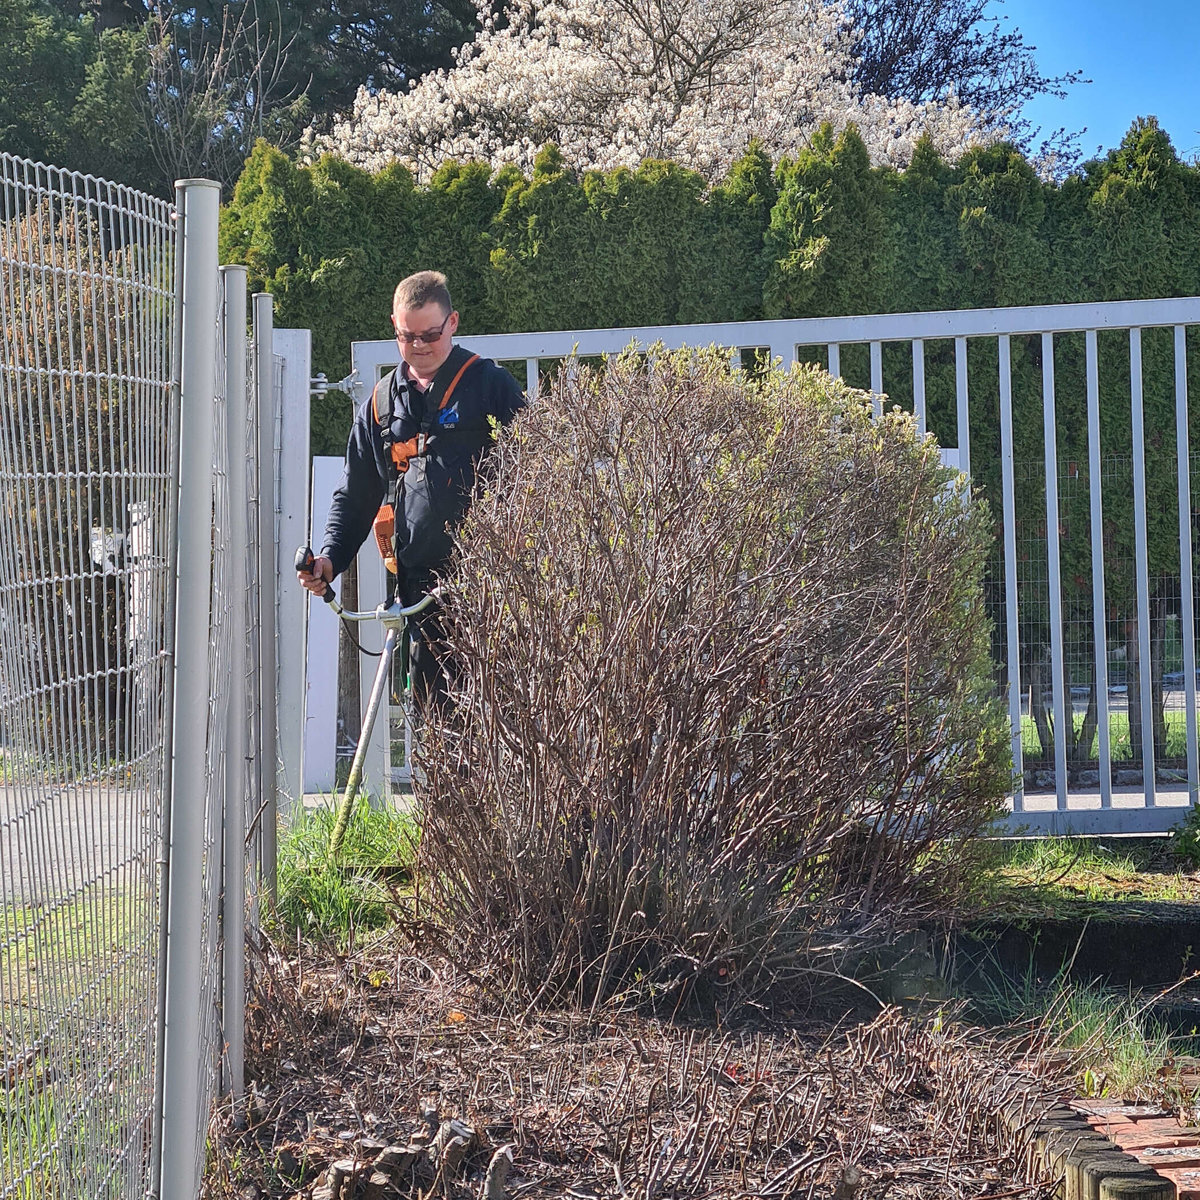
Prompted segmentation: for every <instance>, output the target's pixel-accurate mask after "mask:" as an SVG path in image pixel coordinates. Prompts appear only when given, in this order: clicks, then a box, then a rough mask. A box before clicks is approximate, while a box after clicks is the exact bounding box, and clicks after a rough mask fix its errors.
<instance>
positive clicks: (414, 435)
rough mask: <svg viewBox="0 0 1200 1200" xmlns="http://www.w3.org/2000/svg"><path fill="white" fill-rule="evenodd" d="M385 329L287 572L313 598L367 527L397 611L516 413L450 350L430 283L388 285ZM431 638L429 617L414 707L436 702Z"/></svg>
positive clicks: (436, 278) (418, 592)
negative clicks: (316, 545) (306, 563)
mask: <svg viewBox="0 0 1200 1200" xmlns="http://www.w3.org/2000/svg"><path fill="white" fill-rule="evenodd" d="M392 326H393V328H394V329H395V331H396V342H397V344H398V345H399V347H400V359H401V362H400V365H399V367H397V368H396V370H394V371H392V372H391V373H390V374H388V375H385V376H384V377H383V378H382V379H381V380H380V381H379V383H378V384H377V385H376V387H375V390H374V392H373V393H372V394H371V397H370V398H369V399H368V400H367V402H366V403H365V404H364V405H363V406H362V408H361V409H360V410H359V412H358V414H357V416H356V417H355V419H354V426H353V428H352V429H351V431H350V441H349V444H348V445H347V447H346V468H345V473H344V474H343V477H342V482H341V484H340V485H339V486H338V488H337V490H336V491H335V492H334V494H333V501H332V504H331V505H330V509H329V519H328V521H327V522H326V525H325V542H324V545H323V547H322V549H321V553H320V555H318V556H317V558H316V559H315V560H314V561H313V565H312V572H311V574H307V573H305V572H303V571H300V572H297V576H298V578H299V580H300V582H301V583H302V584H303V585H304V587H306V588H307V589H308V590H309V591H310V592H312V593H313V595H315V596H322V595H324V594H325V589H326V588H327V587H328V585H329V584H330V583H332V582H333V580H334V578H335V577H336V576H338V575H340V574H341V573H342V572H343V571H344V570H345V569H346V567H347V566H349V565H350V563H351V561H352V560H353V558H354V556H355V555H356V554H357V553H358V550H359V547H360V546H361V545H362V544H363V542H364V541H366V539H367V537H368V536H369V534H370V533H371V530H372V527H373V526H374V528H375V533H376V537H377V539H378V541H379V544H380V551H381V553H382V554H383V555H384V559H385V561H386V562H387V564H388V569H389V570H390V571H394V573H395V575H396V580H395V594H396V595H397V596H398V597H399V598H400V600H401V601H402V602H403V603H404V604H412V603H414V602H415V601H417V600H418V599H420V597H421V596H422V595H423V594H424V593H425V592H427V591H428V590H429V589H430V588H431V587H432V586H433V581H434V576H435V575H436V574H437V573H438V572H439V571H440V570H441V569H442V568H444V567H445V565H446V562H447V560H448V558H449V556H450V552H451V549H452V547H453V531H454V529H455V528H456V527H457V526H458V524H459V523H460V522H461V521H462V519H463V517H464V516H465V515H466V511H467V507H468V505H469V504H470V500H471V492H472V490H473V488H474V486H475V479H476V473H477V471H478V468H479V463H480V460H481V459H482V458H483V456H484V454H485V453H486V452H487V449H488V447H489V446H490V445H491V443H492V440H493V437H494V433H493V430H494V428H495V423H496V422H499V423H500V424H507V423H508V422H510V421H511V420H512V419H513V417H514V416H515V415H516V413H517V410H518V409H519V408H520V407H521V406H522V405H523V404H524V403H525V397H524V396H523V395H522V393H521V390H520V388H519V387H518V386H517V383H516V381H515V380H514V379H513V377H512V376H511V375H509V373H508V372H507V371H505V370H504V369H503V368H501V367H498V366H497V365H496V364H495V363H494V362H492V361H491V360H489V359H481V358H479V357H478V356H477V355H473V354H470V353H469V352H468V351H466V350H464V349H463V348H462V347H461V346H455V345H454V340H453V339H454V335H455V333H456V332H457V331H458V313H457V312H455V311H454V305H453V304H452V303H451V300H450V291H449V289H448V287H447V286H446V277H445V276H444V275H442V274H441V273H440V272H437V271H418V272H417V274H415V275H410V276H409V277H408V278H407V279H403V280H401V281H400V283H399V284H398V285H397V287H396V292H395V295H394V297H393V300H392ZM440 634H441V631H440V628H439V626H438V623H437V615H436V612H434V611H432V610H431V613H430V615H429V616H427V617H423V618H422V619H421V621H420V624H419V626H418V628H417V629H416V630H415V631H414V637H413V644H412V659H411V663H410V670H411V672H412V681H413V696H414V699H415V700H416V702H417V704H418V706H423V705H425V704H429V703H434V704H437V703H440V702H441V701H442V700H443V699H444V696H445V672H444V669H443V665H442V664H440V663H439V661H438V656H439V643H440Z"/></svg>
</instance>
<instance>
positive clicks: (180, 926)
mask: <svg viewBox="0 0 1200 1200" xmlns="http://www.w3.org/2000/svg"><path fill="white" fill-rule="evenodd" d="M176 198H177V208H178V212H179V217H180V229H181V233H180V247H181V248H180V253H181V255H182V262H183V292H182V305H181V315H180V320H181V322H182V326H181V328H182V337H181V361H180V366H179V372H180V375H179V378H180V441H181V444H182V445H183V446H185V447H187V452H186V453H185V454H181V455H180V458H179V501H178V526H177V529H178V532H177V539H176V568H175V577H176V588H177V592H178V596H179V604H178V606H177V608H176V627H175V661H174V675H175V689H174V712H173V715H172V727H171V735H170V736H171V761H172V769H171V794H170V808H171V833H170V847H169V856H170V863H171V867H170V882H169V887H168V893H167V901H166V902H167V931H168V939H167V955H166V963H165V965H164V969H165V971H166V1041H165V1046H164V1064H163V1081H164V1097H165V1100H164V1105H163V1114H162V1129H163V1136H162V1148H161V1154H162V1165H161V1188H162V1191H161V1196H162V1200H195V1196H196V1192H197V1189H198V1187H199V1169H200V1151H201V1150H202V1148H203V1146H202V1144H201V1145H200V1146H197V1138H198V1137H199V1136H200V1131H201V1123H200V1096H199V1094H198V1087H197V1084H198V1077H199V1072H198V1070H197V1063H196V1057H197V1053H198V1048H199V1046H200V1044H201V1037H200V1007H199V1004H198V1002H197V997H198V996H199V995H200V991H201V986H200V962H201V954H202V936H201V935H202V929H201V920H202V907H203V863H202V857H203V848H204V815H205V808H206V795H207V783H206V779H205V749H206V735H207V729H206V723H205V722H204V721H203V720H202V719H200V714H202V713H205V712H207V711H208V641H209V618H210V588H211V569H212V495H213V474H212V449H213V430H212V405H213V398H214V395H215V386H216V358H217V211H218V207H219V204H220V199H221V188H220V185H219V184H217V183H214V182H212V181H211V180H207V179H189V180H181V181H180V182H179V183H177V184H176Z"/></svg>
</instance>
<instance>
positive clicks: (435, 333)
mask: <svg viewBox="0 0 1200 1200" xmlns="http://www.w3.org/2000/svg"><path fill="white" fill-rule="evenodd" d="M452 316H454V314H453V313H447V314H446V320H445V321H443V322H442V323H441V324H440V325H439V326H438V327H437V328H436V329H428V330H426V331H425V332H424V333H409V331H408V330H407V329H397V330H396V340H397V341H399V342H402V343H403V344H404V345H405V346H432V345H433V343H434V342H436V341H438V340H440V338H441V336H442V334H443V333H445V331H446V323H447V322H448V321H449V320H450V318H451V317H452Z"/></svg>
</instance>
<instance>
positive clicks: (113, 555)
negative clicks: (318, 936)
mask: <svg viewBox="0 0 1200 1200" xmlns="http://www.w3.org/2000/svg"><path fill="white" fill-rule="evenodd" d="M219 195H220V193H219V189H218V188H217V185H215V184H212V183H209V182H207V181H186V182H185V183H184V184H181V185H180V187H179V190H178V192H177V195H176V203H175V204H174V205H172V204H169V203H167V202H165V201H160V200H156V199H153V198H151V197H149V196H145V195H142V194H140V193H138V192H135V191H132V190H131V189H129V188H125V187H121V186H117V185H113V184H109V183H106V182H104V181H102V180H97V179H94V178H92V177H90V176H87V177H85V176H80V175H75V174H72V173H69V172H66V171H62V170H58V169H56V168H48V167H45V166H42V165H40V164H33V163H30V162H26V161H24V160H20V159H15V158H13V157H11V156H8V155H0V1036H2V1037H3V1046H2V1047H0V1051H2V1054H3V1068H2V1069H3V1072H4V1076H3V1080H2V1082H3V1086H2V1087H0V1132H2V1135H3V1136H2V1140H0V1197H9V1196H12V1197H22V1198H23V1200H24V1198H31V1197H37V1198H39V1200H42V1198H45V1200H91V1198H100V1197H103V1198H105V1200H108V1198H113V1200H116V1198H127V1197H128V1198H133V1197H139V1198H141V1197H145V1196H154V1197H161V1200H191V1198H193V1197H195V1195H196V1194H197V1190H198V1186H199V1179H200V1172H201V1170H202V1165H203V1155H204V1148H205V1134H206V1129H207V1123H208V1115H209V1103H210V1099H211V1098H212V1096H213V1095H214V1094H215V1092H216V1089H217V1087H218V1083H219V1080H220V1076H221V1071H222V1067H224V1072H225V1083H226V1088H227V1090H232V1091H233V1092H234V1094H235V1095H236V1094H237V1093H238V1092H239V1090H240V1088H241V1083H242V1079H241V1076H242V1065H241V1053H240V1049H241V1018H242V1005H243V999H244V994H245V993H244V988H245V981H244V976H243V974H242V963H243V947H242V935H243V920H244V917H245V914H246V901H247V884H249V885H250V895H251V899H252V898H253V895H254V891H255V889H256V888H257V886H258V883H257V881H258V880H260V879H263V880H264V881H265V882H266V883H267V884H269V881H270V878H271V874H272V863H271V860H270V857H269V855H270V846H269V839H267V838H266V837H265V836H263V835H265V832H266V830H265V827H264V825H263V821H262V814H263V812H264V811H265V810H266V802H267V799H268V798H269V797H267V796H266V795H265V791H266V789H265V788H264V783H263V779H262V778H261V777H260V773H259V771H258V769H257V764H258V763H259V762H261V761H262V760H263V758H264V757H266V758H267V761H269V762H270V763H271V765H272V768H273V767H274V764H275V761H276V760H275V750H274V728H273V726H270V727H268V725H269V723H268V722H267V721H263V720H259V719H258V717H259V712H260V708H261V703H260V701H261V690H262V689H261V685H260V678H261V671H260V666H259V659H260V657H262V656H263V655H264V653H265V652H266V651H267V649H268V648H271V649H273V647H274V645H275V640H276V630H275V616H274V610H273V608H269V609H267V611H266V619H265V620H264V619H263V612H262V607H261V605H262V600H263V596H264V593H266V592H267V591H269V588H267V587H266V581H265V580H264V576H263V574H262V572H261V570H256V566H257V564H258V563H259V562H261V559H260V558H259V555H258V548H259V545H260V541H259V532H258V529H257V527H256V517H257V515H258V514H259V513H260V511H261V510H262V509H263V507H264V506H263V505H262V504H261V503H260V501H259V488H260V487H261V488H262V489H263V490H264V491H265V492H266V494H268V495H269V494H270V491H269V489H270V488H271V486H272V483H271V481H272V478H273V467H272V462H273V460H272V459H271V458H270V457H268V458H267V459H266V461H265V462H264V464H263V465H262V466H261V467H260V466H259V464H258V461H257V459H258V446H257V444H256V443H257V433H258V431H259V430H260V428H262V427H263V426H264V425H267V426H269V427H270V428H271V429H272V430H273V428H274V423H275V422H274V419H273V417H272V416H271V415H270V414H271V409H270V408H269V407H268V408H267V409H266V410H265V411H266V412H267V414H268V419H266V420H263V419H260V415H259V408H260V400H261V399H267V393H266V389H264V388H262V387H261V386H260V385H261V383H262V380H261V379H260V378H259V376H260V375H261V372H260V371H259V370H256V369H255V364H254V359H256V358H259V357H264V356H270V354H271V330H270V322H269V298H268V300H267V305H266V308H265V312H264V316H265V317H266V318H268V319H266V320H265V321H264V320H260V321H256V330H257V332H258V336H257V345H256V347H255V350H256V352H255V353H251V352H250V349H249V343H248V340H247V303H246V273H245V270H244V269H243V268H238V267H230V268H225V269H223V270H222V271H220V272H219V271H218V267H217V252H216V229H217V208H218V202H219ZM256 307H259V308H261V307H262V306H261V305H258V306H256ZM268 403H269V400H268ZM181 447H182V448H183V449H182V453H181ZM267 507H268V508H270V509H271V510H272V513H271V515H272V516H273V505H268V506H267ZM271 555H272V558H273V555H274V543H273V541H272V544H271ZM271 582H273V576H272V579H271ZM262 774H264V775H269V776H270V777H271V778H272V779H273V778H274V771H273V770H272V771H270V772H263V773H262ZM247 846H249V848H250V853H249V856H247ZM247 857H249V862H247ZM222 895H224V900H225V905H224V910H223V911H222V909H221V906H220V902H221V897H222ZM252 911H253V910H252ZM222 950H224V951H225V953H224V958H223V957H222ZM223 1058H224V1062H222V1059H223ZM164 1148H166V1152H164Z"/></svg>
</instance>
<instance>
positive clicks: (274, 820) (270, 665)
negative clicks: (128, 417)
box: [254, 292, 279, 905]
mask: <svg viewBox="0 0 1200 1200" xmlns="http://www.w3.org/2000/svg"><path fill="white" fill-rule="evenodd" d="M254 361H255V390H256V395H255V398H254V402H255V404H256V406H257V409H258V550H259V569H258V602H259V613H258V619H259V656H260V657H259V687H258V699H259V704H260V707H261V712H262V718H261V720H262V739H261V745H260V746H259V760H258V770H259V787H260V793H259V794H260V798H261V804H262V815H261V816H260V818H259V820H260V821H261V822H262V837H261V840H260V843H259V844H260V845H261V847H262V861H261V862H260V863H259V864H258V866H259V874H260V877H261V880H262V886H263V887H264V889H265V891H266V894H267V897H268V901H269V903H270V904H271V905H274V903H275V896H276V866H277V863H276V859H277V853H278V840H277V837H278V802H279V761H278V759H279V750H278V744H279V743H278V731H277V729H276V708H275V689H276V687H277V681H276V677H275V676H276V669H275V664H276V653H277V652H276V647H277V644H278V643H277V637H278V630H277V627H276V626H277V622H276V620H275V570H276V567H275V541H276V538H275V418H276V413H275V309H274V300H273V298H272V297H271V295H270V294H269V293H267V292H257V293H255V296H254Z"/></svg>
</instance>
